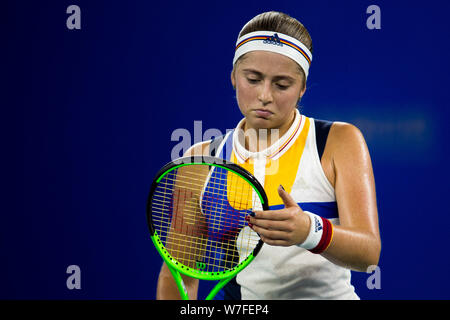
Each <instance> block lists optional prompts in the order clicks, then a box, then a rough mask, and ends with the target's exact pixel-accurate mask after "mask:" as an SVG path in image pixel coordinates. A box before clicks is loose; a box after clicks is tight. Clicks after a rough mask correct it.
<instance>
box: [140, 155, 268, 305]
mask: <svg viewBox="0 0 450 320" xmlns="http://www.w3.org/2000/svg"><path fill="white" fill-rule="evenodd" d="M188 165H209V166H214V167H219V168H223V169H226V170H229V171H231V172H234V173H235V174H237V175H239V176H240V177H242V178H243V179H244V180H246V181H247V182H248V183H249V184H250V185H251V186H252V187H253V189H254V190H255V192H256V194H257V195H258V197H259V199H260V201H261V204H262V207H263V210H268V209H269V204H268V201H267V195H266V193H265V191H264V189H263V187H262V186H261V184H260V183H259V182H258V180H256V178H255V177H254V176H253V175H252V174H251V173H250V172H248V171H247V170H245V169H244V168H242V167H240V166H238V165H236V164H235V163H232V162H230V161H227V160H223V159H220V158H216V157H209V156H192V157H183V158H179V159H176V160H174V161H172V162H170V163H168V164H166V165H165V166H164V167H162V168H161V169H160V170H159V171H158V173H157V175H156V177H155V178H154V180H153V183H152V185H151V187H150V193H149V196H148V199H147V223H148V226H149V229H150V236H151V239H152V241H153V244H154V245H155V248H156V250H157V251H158V253H159V254H160V255H161V257H162V258H163V260H164V262H165V263H166V265H167V267H168V268H169V270H170V272H171V273H172V275H173V277H174V279H175V283H176V285H177V287H178V290H179V291H180V295H181V298H182V299H183V300H189V296H188V293H187V289H186V287H185V285H184V282H183V279H182V277H181V274H184V275H186V276H189V277H192V278H196V279H199V280H209V281H216V280H219V283H218V284H217V285H216V286H215V287H214V288H213V289H212V290H211V292H210V293H209V294H208V296H207V297H206V300H212V299H213V298H214V297H215V296H216V295H217V293H218V292H219V291H220V290H221V289H222V288H223V287H224V286H225V285H226V284H227V283H228V282H229V281H230V280H231V279H233V277H234V276H236V275H237V274H238V273H239V272H240V271H242V270H243V269H244V268H245V267H247V266H248V264H249V263H250V262H252V260H253V259H254V258H255V256H256V255H257V254H258V252H259V250H260V249H261V246H262V244H263V242H262V241H261V239H260V240H259V242H258V244H257V245H256V247H255V248H254V250H253V252H252V253H250V254H249V255H248V257H247V258H246V259H244V260H243V261H241V262H240V263H239V264H238V265H237V266H235V267H234V268H232V269H230V270H226V271H220V272H208V271H202V270H198V269H195V268H191V267H188V266H186V265H184V264H182V263H180V262H178V261H177V260H176V259H174V258H173V257H172V256H171V255H170V254H169V252H167V250H166V248H165V247H164V245H163V243H162V241H161V239H160V237H159V235H158V233H157V232H156V230H155V228H154V226H153V222H152V212H151V210H152V200H153V195H154V192H155V190H156V188H157V186H158V184H159V182H160V181H161V179H162V178H163V177H164V176H165V175H167V174H168V173H169V172H171V171H173V170H176V169H177V168H180V167H183V166H188Z"/></svg>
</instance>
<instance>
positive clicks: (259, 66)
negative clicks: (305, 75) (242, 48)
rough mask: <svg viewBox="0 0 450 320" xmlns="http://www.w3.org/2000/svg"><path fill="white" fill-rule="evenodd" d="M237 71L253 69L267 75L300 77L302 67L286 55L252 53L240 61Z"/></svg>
mask: <svg viewBox="0 0 450 320" xmlns="http://www.w3.org/2000/svg"><path fill="white" fill-rule="evenodd" d="M236 67H237V69H241V68H251V69H254V70H257V71H258V72H261V73H264V74H267V75H277V74H280V73H283V74H290V75H292V76H300V74H301V73H300V70H299V68H300V66H299V65H298V64H297V63H296V62H295V61H294V60H292V59H291V58H289V57H286V56H285V55H282V54H279V53H275V52H269V51H251V52H248V53H246V54H245V55H243V56H242V57H241V59H239V62H238V63H237V65H236Z"/></svg>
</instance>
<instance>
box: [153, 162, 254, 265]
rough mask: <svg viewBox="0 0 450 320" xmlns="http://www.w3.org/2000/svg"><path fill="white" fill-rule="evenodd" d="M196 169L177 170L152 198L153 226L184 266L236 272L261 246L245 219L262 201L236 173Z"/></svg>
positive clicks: (217, 169) (161, 182)
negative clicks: (237, 267)
mask: <svg viewBox="0 0 450 320" xmlns="http://www.w3.org/2000/svg"><path fill="white" fill-rule="evenodd" d="M195 167H199V165H196V166H194V165H191V166H185V167H183V168H179V169H176V170H173V171H171V172H169V173H168V174H166V176H164V177H163V179H162V180H161V181H160V183H159V185H158V187H157V190H156V191H155V194H154V197H153V200H152V220H153V224H154V226H155V229H156V231H157V232H158V235H159V236H160V238H161V241H162V242H163V243H164V245H165V247H166V249H167V250H168V252H169V253H170V254H171V255H172V257H173V258H174V259H175V260H177V261H179V262H180V263H182V264H184V265H186V266H188V267H190V268H196V269H199V270H201V271H207V272H218V271H223V270H227V269H230V268H233V267H235V266H236V265H237V264H238V263H239V262H240V261H242V260H244V259H245V258H246V257H248V255H249V254H250V253H251V252H252V251H253V249H254V248H255V247H256V245H257V244H258V242H259V238H258V237H257V236H256V234H255V233H254V232H253V231H252V230H251V229H250V228H248V227H247V222H246V221H245V216H246V215H247V214H248V213H249V212H250V210H251V209H252V208H254V207H258V206H260V203H259V204H258V203H257V202H258V201H259V198H258V197H255V192H254V190H253V188H252V187H251V186H250V184H249V183H248V182H247V181H246V180H244V179H243V178H242V177H240V176H239V175H237V174H235V173H234V172H231V171H227V170H225V169H221V168H217V167H216V168H214V170H212V172H209V170H203V172H202V171H201V170H199V169H198V168H195ZM203 167H206V169H209V168H208V166H206V165H203ZM180 169H182V170H180Z"/></svg>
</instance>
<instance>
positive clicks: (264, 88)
mask: <svg viewBox="0 0 450 320" xmlns="http://www.w3.org/2000/svg"><path fill="white" fill-rule="evenodd" d="M258 100H259V101H261V103H262V104H263V105H267V104H269V103H271V102H273V97H272V86H271V83H270V81H264V82H262V84H261V86H260V88H259V92H258Z"/></svg>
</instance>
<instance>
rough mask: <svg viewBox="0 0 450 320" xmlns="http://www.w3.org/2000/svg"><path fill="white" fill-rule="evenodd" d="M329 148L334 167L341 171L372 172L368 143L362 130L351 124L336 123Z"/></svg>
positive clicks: (330, 137) (328, 143)
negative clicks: (359, 170) (360, 170)
mask: <svg viewBox="0 0 450 320" xmlns="http://www.w3.org/2000/svg"><path fill="white" fill-rule="evenodd" d="M328 140H329V141H327V148H328V147H329V148H330V149H329V152H330V155H331V157H332V162H333V166H334V169H335V173H337V172H336V171H339V169H345V170H346V171H348V170H358V169H362V170H364V171H366V172H371V170H372V168H371V159H370V154H369V150H368V148H367V144H366V141H365V139H364V136H363V134H362V132H361V130H360V129H358V128H357V127H356V126H354V125H353V124H350V123H346V122H335V123H333V125H332V126H331V129H330V133H329V136H328Z"/></svg>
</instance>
